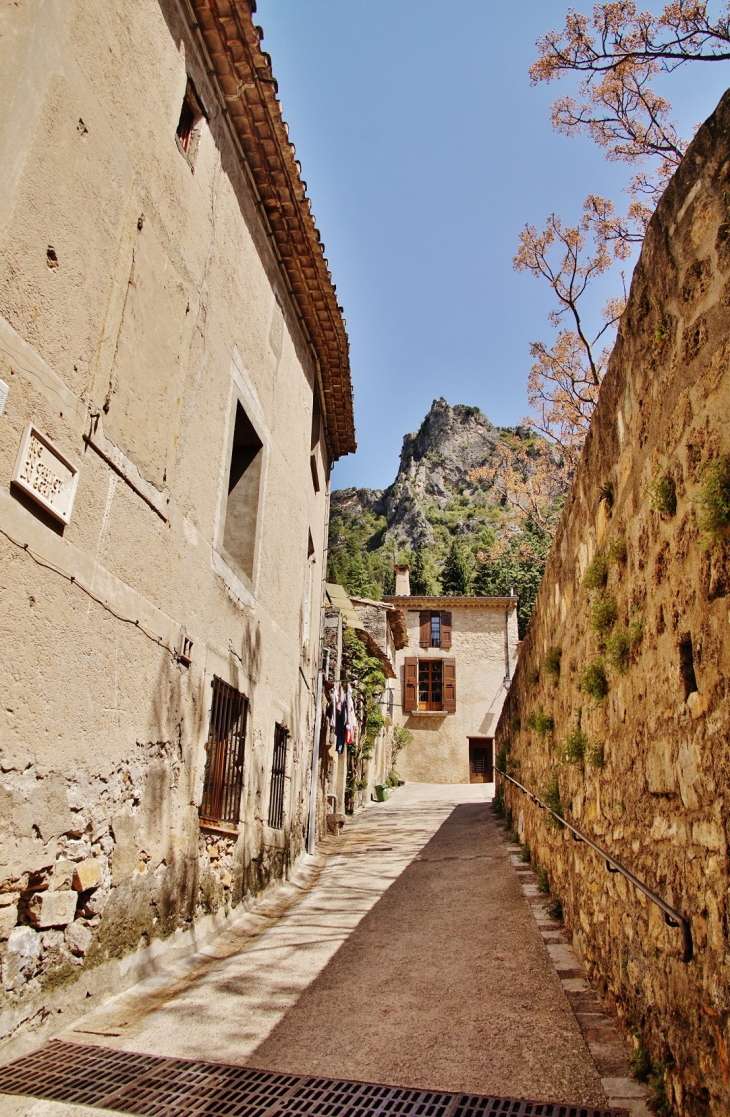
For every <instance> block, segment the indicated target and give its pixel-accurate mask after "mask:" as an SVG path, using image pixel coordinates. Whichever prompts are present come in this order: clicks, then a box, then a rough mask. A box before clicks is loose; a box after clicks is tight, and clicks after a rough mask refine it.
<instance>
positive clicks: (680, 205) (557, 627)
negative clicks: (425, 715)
mask: <svg viewBox="0 0 730 1117" xmlns="http://www.w3.org/2000/svg"><path fill="white" fill-rule="evenodd" d="M729 361H730V95H726V96H725V97H724V98H723V100H722V101H721V103H720V105H719V107H718V109H717V111H716V113H715V114H714V115H713V116H712V117H711V118H710V119H709V120H708V122H707V123H706V124H705V125H704V127H703V128H702V129H701V130H700V132H699V133H698V135H697V137H696V139H695V141H694V143H693V144H692V146H691V148H690V150H689V152H688V153H687V155H686V157H685V159H684V160H683V162H682V164H681V166H680V168H679V170H678V172H677V174H676V175H675V177H674V179H673V180H672V182H671V183H670V185H669V187H668V189H667V191H666V193H665V195H664V197H663V199H662V201H661V202H660V204H659V207H658V209H657V211H656V214H655V215H654V217H653V219H652V221H651V223H650V226H649V229H648V233H647V236H646V240H645V243H644V246H643V250H642V253H641V258H640V260H639V263H638V265H637V268H636V271H635V273H634V278H633V281H632V286H631V293H630V298H629V303H628V307H627V310H626V312H625V314H624V316H623V319H622V322H621V326H620V329H619V333H618V338H617V342H616V346H615V349H614V352H613V355H612V357H611V362H610V367H609V371H608V373H607V376H606V380H605V382H604V384H603V386H602V389H601V397H600V402H599V405H598V409H597V411H596V413H595V416H594V420H593V425H592V429H591V433H590V436H589V439H588V442H587V445H586V448H585V453H584V456H583V459H582V462H581V465H580V468H579V470H578V472H577V475H576V479H575V484H574V487H573V490H572V492H571V495H570V498H569V500H568V502H567V504H566V507H565V511H564V514H563V518H562V521H561V524H560V528H559V531H558V534H557V537H556V540H555V544H554V547H553V550H552V553H551V556H550V561H549V564H548V568H547V571H546V573H545V576H544V579H543V582H542V586H541V588H540V593H539V598H538V602H537V608H536V610H535V613H534V615H533V618H532V622H531V624H530V628H529V631H528V634H527V637H526V639H525V641H524V643H523V645H522V649H521V654H520V662H519V666H518V669H517V673H516V676H515V679H514V682H513V685H512V688H511V691H510V695H509V698H508V700H507V703H506V704H505V707H504V710H503V713H502V717H501V719H500V723H499V727H498V731H497V745H498V747H501V748H502V749H504V750H507V752H508V754H507V758H506V761H507V765H508V771H512V772H513V773H515V774H517V778H519V779H520V780H521V781H522V782H523V783H525V784H526V785H527V786H528V787H529V788H530V789H531V790H533V791H536V792H537V793H538V794H540V793H542V794H543V796H545V795H549V793H550V790H551V789H550V785H551V784H552V785H553V786H552V793H553V796H554V797H555V796H556V794H557V789H558V787H559V795H560V801H561V803H562V807H563V809H564V811H565V812H566V817H570V818H571V819H572V820H575V824H576V825H577V826H578V827H579V828H582V829H583V830H584V831H585V832H586V833H587V834H589V835H590V836H591V837H592V838H593V839H594V840H595V841H596V842H597V843H598V844H599V845H600V846H601V847H603V848H605V849H607V850H609V851H610V852H611V853H612V854H613V855H614V856H616V857H617V858H618V859H619V860H620V861H621V862H622V863H623V864H624V865H626V866H627V867H628V868H630V869H632V870H633V871H634V872H635V873H636V874H637V875H638V876H639V877H640V878H641V879H642V880H643V881H644V882H645V883H646V884H647V885H648V886H649V887H650V888H652V889H653V890H655V891H656V892H658V893H659V894H660V895H661V896H662V898H663V899H664V900H665V901H666V902H668V903H670V904H672V905H673V906H674V907H675V908H676V909H678V910H679V911H680V912H681V913H683V914H684V915H685V916H686V917H687V918H688V919H689V920H690V921H691V927H692V933H693V936H694V949H695V955H694V959H693V961H692V962H691V963H690V964H689V965H684V964H683V963H682V962H681V960H680V953H681V939H680V935H679V932H678V931H677V930H675V929H672V928H671V927H668V926H666V925H665V922H664V919H663V916H662V913H661V912H660V911H659V909H658V908H657V907H656V906H655V905H653V904H651V903H649V902H648V901H647V900H645V898H644V897H642V896H641V895H640V894H639V893H637V891H636V890H635V889H634V888H633V887H632V886H631V885H630V884H628V883H627V882H626V881H625V880H624V878H623V877H621V876H620V875H609V874H608V873H607V872H606V868H605V865H604V863H603V861H602V860H601V859H600V858H599V857H598V856H597V855H595V854H594V853H592V852H591V851H590V850H589V849H588V848H587V847H586V846H584V845H580V844H576V843H575V842H574V841H573V840H572V839H571V836H570V834H569V833H568V832H567V831H566V830H560V829H553V828H551V827H550V826H549V825H548V824H547V822H546V818H547V816H546V814H545V813H544V812H542V811H540V810H538V809H537V808H536V807H535V806H534V805H533V804H532V803H531V801H530V800H528V799H527V798H526V797H524V796H522V795H521V794H520V793H519V792H518V791H516V789H514V788H512V787H510V785H509V784H507V785H506V802H507V805H508V806H510V807H511V808H512V810H513V815H514V819H515V823H517V821H518V819H519V821H520V823H521V828H523V830H524V838H525V840H527V841H529V843H530V846H531V849H532V851H533V854H534V855H535V857H536V859H537V861H538V863H539V864H540V865H542V866H544V867H545V868H546V869H547V872H548V876H549V880H550V885H551V890H552V892H553V893H554V894H555V895H556V896H557V897H559V898H560V900H561V901H562V904H563V910H564V913H565V918H566V921H567V923H568V926H569V927H570V928H572V931H573V934H574V939H575V942H576V944H577V945H578V946H579V948H580V950H581V952H582V954H583V956H584V958H585V961H586V964H587V967H588V969H589V972H590V973H591V976H592V977H593V979H594V981H596V982H597V983H598V986H599V988H600V989H602V990H603V991H604V993H605V994H606V996H607V998H608V999H609V1000H610V1002H612V1004H613V1006H614V1007H615V1010H616V1012H617V1013H618V1015H619V1016H620V1017H621V1018H622V1019H623V1020H624V1021H625V1024H626V1026H627V1028H629V1029H632V1030H635V1031H636V1034H637V1035H639V1036H640V1037H642V1038H643V1042H644V1043H645V1044H646V1047H647V1049H648V1051H649V1054H650V1056H651V1059H652V1061H653V1063H654V1065H655V1067H658V1068H659V1069H660V1073H659V1076H658V1079H657V1082H658V1081H659V1080H660V1079H661V1066H662V1065H664V1066H666V1068H667V1069H666V1075H665V1088H666V1091H667V1094H668V1096H669V1098H670V1100H671V1101H672V1103H673V1104H674V1106H675V1107H676V1109H677V1111H678V1112H680V1113H682V1114H692V1115H699V1114H706V1113H712V1114H717V1115H719V1114H726V1113H727V1112H728V1111H729V1110H730V1071H729V1062H728V1044H729V1043H730V1031H729V1030H728V1022H729V1020H730V965H729V962H730V958H729V957H728V934H729V933H730V930H729V928H730V924H729V922H728V920H729V916H730V913H729V912H728V883H729V880H728V861H727V856H728V777H729V776H730V748H729V746H728V739H729V736H730V702H728V677H730V642H729V641H728V621H729V620H730V614H729V613H728V600H729V599H728V594H730V563H729V561H728V560H729V550H728V541H727V539H726V538H725V539H724V540H723V539H722V538H720V539H713V538H712V537H711V536H710V535H709V534H708V533H707V532H706V531H705V532H703V531H702V530H701V520H702V515H703V507H704V506H703V505H702V502H701V500H702V494H703V491H704V486H705V485H706V483H707V480H708V478H709V477H710V476H712V471H713V468H714V467H715V466H716V465H717V463H718V462H719V461H720V460H721V459H722V456H723V455H727V454H728V453H730V424H729V423H728V418H729V417H730V368H729ZM673 493H674V497H676V508H674V507H673V505H674V499H673V495H672V494H673ZM597 556H598V562H596V559H597ZM602 562H605V564H606V565H605V568H603V567H602V565H601V564H602ZM586 577H587V580H588V584H586ZM604 577H605V579H606V584H605V586H603V585H602V582H603V579H604ZM591 587H593V588H591ZM614 618H615V619H614ZM551 648H552V649H560V653H561V657H560V670H559V676H558V677H557V678H556V677H555V676H556V670H555V668H556V666H557V665H556V662H555V660H556V656H555V652H553V653H552V667H553V671H552V673H551V671H550V657H548V661H547V662H546V655H547V654H548V650H549V649H551ZM589 667H592V669H593V686H592V687H591V685H590V679H588V678H586V676H585V671H586V668H589ZM602 670H603V671H605V677H606V681H607V695H606V696H605V698H603V699H601V695H600V686H601V671H602ZM581 681H582V685H581ZM591 692H592V695H593V696H592V695H591ZM541 714H542V715H543V716H542V717H541V716H540V715H541ZM531 715H532V717H531ZM535 715H537V718H535ZM548 718H552V719H553V722H554V728H553V729H552V732H551V731H550V723H549V722H548V721H547V719H548ZM530 725H531V726H532V728H530ZM578 728H580V731H581V733H580V735H579V734H578V733H577V730H578ZM539 730H542V733H541V732H540V731H539ZM566 746H567V750H568V754H567V755H566V752H565V750H566ZM581 751H584V753H585V755H584V756H583V758H582V759H581V757H580V752H581ZM601 754H602V755H603V766H602V767H600V763H601ZM571 759H572V763H571V762H570V760H571ZM555 781H557V784H556V783H555ZM504 782H505V783H506V781H504Z"/></svg>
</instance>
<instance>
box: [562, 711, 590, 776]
mask: <svg viewBox="0 0 730 1117" xmlns="http://www.w3.org/2000/svg"><path fill="white" fill-rule="evenodd" d="M587 749H588V738H587V737H586V735H585V733H584V732H583V730H582V729H581V727H580V721H579V722H578V724H577V725H576V727H575V729H574V730H573V732H572V733H570V734H569V736H568V738H567V740H566V742H565V744H564V746H563V760H564V761H565V763H566V764H574V765H576V767H578V766H581V765H582V764H583V760H584V758H585V755H586V751H587Z"/></svg>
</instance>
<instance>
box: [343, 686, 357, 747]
mask: <svg viewBox="0 0 730 1117" xmlns="http://www.w3.org/2000/svg"><path fill="white" fill-rule="evenodd" d="M346 705H347V730H346V732H345V743H346V744H348V745H351V744H352V743H353V742H354V740H355V729H356V728H357V719H356V718H355V702H354V700H353V697H352V687H351V686H350V684H349V683H348V684H347V699H346Z"/></svg>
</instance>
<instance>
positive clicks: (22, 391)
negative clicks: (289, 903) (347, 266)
mask: <svg viewBox="0 0 730 1117" xmlns="http://www.w3.org/2000/svg"><path fill="white" fill-rule="evenodd" d="M253 8H255V3H254V0H251V2H250V3H246V2H244V0H99V2H98V3H96V4H95V5H94V6H93V18H89V8H88V5H86V4H82V3H80V2H76V0H71V2H68V0H48V2H47V3H44V4H43V5H42V6H40V7H39V6H37V5H34V4H21V5H15V6H7V5H6V6H5V7H4V8H3V12H2V15H0V20H1V21H2V34H1V35H0V103H2V107H3V108H2V116H1V121H2V123H1V124H0V164H1V165H2V166H3V168H4V170H3V175H2V177H1V179H0V199H1V204H0V400H2V404H3V407H2V414H1V416H0V482H1V483H0V597H1V598H2V619H1V620H0V629H1V641H2V647H3V655H2V657H1V659H0V689H2V693H3V710H2V714H1V715H0V797H1V798H2V808H1V809H0V819H1V820H2V821H1V822H0V957H1V960H2V978H3V993H2V997H1V998H0V1001H1V1004H2V1008H0V1035H4V1034H7V1033H8V1032H10V1031H12V1030H13V1029H14V1028H16V1027H17V1026H18V1024H19V1023H20V1022H21V1021H22V1020H23V1019H25V1018H27V1017H28V1016H32V1015H33V1014H34V1013H36V1012H38V1011H40V1008H39V1006H40V1005H43V1006H47V1005H48V1004H49V1003H50V1002H49V999H50V998H52V997H56V999H57V1002H58V1003H59V1004H61V1003H64V998H65V999H66V1002H70V1001H71V1000H73V997H74V996H75V995H76V994H75V993H74V991H73V979H74V978H75V977H76V976H78V974H79V973H81V972H83V973H84V975H85V980H84V984H83V989H84V990H90V991H91V992H93V991H94V990H102V989H103V990H105V991H106V992H108V991H109V990H110V989H118V988H119V987H120V985H121V984H122V983H123V982H127V983H128V982H130V981H132V980H134V979H135V977H136V976H138V975H139V973H140V972H143V970H144V967H145V966H149V965H152V964H153V959H154V957H155V956H157V955H158V954H159V952H160V949H161V942H162V940H166V942H167V944H168V945H169V947H170V949H172V948H173V947H174V946H175V945H176V944H177V945H179V947H180V949H188V948H190V947H191V946H192V945H193V944H194V943H195V942H199V941H200V936H201V935H204V934H205V933H207V932H208V931H212V930H213V929H214V927H215V926H220V924H221V921H222V920H224V919H225V916H226V915H227V913H228V912H229V911H231V910H232V909H234V908H235V906H236V905H237V904H239V903H240V901H241V900H242V898H244V897H245V896H246V895H247V894H249V893H251V892H255V891H257V890H260V889H261V888H263V887H264V886H265V885H266V884H267V882H269V881H270V880H271V879H272V878H274V877H276V876H279V875H281V874H282V873H284V872H285V871H286V869H287V866H288V865H289V864H290V863H291V861H292V860H293V859H294V858H296V857H297V855H298V853H299V852H300V851H301V849H302V848H303V843H304V841H305V836H306V831H307V823H308V805H309V782H310V770H311V767H310V766H311V750H312V746H313V741H312V737H313V722H314V694H315V690H316V686H315V683H316V674H317V669H318V664H319V633H320V612H321V608H322V603H323V583H324V556H325V549H326V526H327V516H328V499H329V473H330V467H331V464H332V462H333V461H334V460H336V459H337V458H338V457H340V456H341V455H342V454H345V453H348V452H351V451H352V450H354V447H355V440H354V426H353V412H352V393H351V386H350V373H349V363H348V345H347V336H346V333H345V326H344V321H343V318H342V313H341V308H340V307H339V306H338V303H337V298H336V294H335V288H334V285H333V283H332V280H331V276H330V274H329V271H328V267H327V261H326V259H325V257H324V254H323V246H322V244H321V242H320V239H319V234H318V231H317V229H316V227H315V222H314V218H313V216H312V213H311V209H310V204H309V199H308V198H307V196H306V185H305V183H304V182H303V181H302V179H301V176H300V168H299V165H298V163H297V161H296V158H295V153H294V149H293V147H292V146H291V145H290V144H289V141H288V138H287V130H286V125H285V124H284V122H283V120H282V117H281V109H280V105H279V103H278V101H277V99H276V83H275V81H274V78H273V76H272V73H271V67H270V60H269V58H268V56H267V55H266V54H265V53H264V52H263V50H262V48H261V44H260V39H261V37H262V32H261V31H260V29H257V28H256V27H255V26H254V23H253V19H252V9H253ZM167 956H168V957H169V952H168V955H167ZM78 995H79V996H82V995H83V994H82V993H79V994H78ZM44 1011H45V1009H44Z"/></svg>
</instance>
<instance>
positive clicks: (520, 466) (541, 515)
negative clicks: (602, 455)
mask: <svg viewBox="0 0 730 1117" xmlns="http://www.w3.org/2000/svg"><path fill="white" fill-rule="evenodd" d="M573 468H574V463H573V460H572V457H570V456H569V455H567V454H564V453H558V452H557V451H556V450H555V448H554V447H553V446H551V445H550V444H549V443H547V442H545V441H543V440H542V439H540V440H538V439H536V438H534V437H533V438H530V439H529V440H528V441H527V443H524V442H522V441H521V440H519V441H510V442H509V443H505V442H500V443H499V444H498V446H497V447H496V448H495V453H494V459H493V461H492V462H491V463H490V464H489V465H482V466H479V467H478V468H477V469H473V470H472V471H471V473H470V474H469V480H470V481H471V482H472V483H479V482H486V483H487V484H488V485H490V486H491V487H492V488H493V489H495V490H496V492H498V493H499V494H500V496H503V497H504V498H505V500H506V501H507V502H508V503H509V504H511V505H512V507H513V508H516V509H518V510H519V511H520V512H522V514H523V515H524V516H526V517H527V519H528V521H529V522H530V523H531V524H533V525H534V527H535V528H537V529H538V531H540V532H542V533H544V534H545V535H548V536H549V537H550V538H551V539H552V537H553V536H554V535H555V531H556V528H557V524H558V520H559V519H560V512H561V510H562V507H563V498H564V497H565V494H566V493H567V491H568V489H569V488H570V482H571V480H572V477H573Z"/></svg>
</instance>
